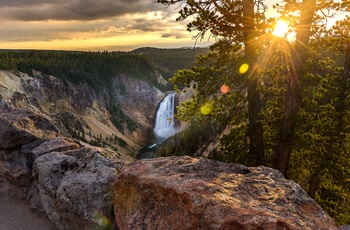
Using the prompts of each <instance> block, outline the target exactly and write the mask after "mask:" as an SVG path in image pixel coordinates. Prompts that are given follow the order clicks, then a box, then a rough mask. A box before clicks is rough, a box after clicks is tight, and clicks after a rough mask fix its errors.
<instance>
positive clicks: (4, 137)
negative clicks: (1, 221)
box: [0, 108, 58, 198]
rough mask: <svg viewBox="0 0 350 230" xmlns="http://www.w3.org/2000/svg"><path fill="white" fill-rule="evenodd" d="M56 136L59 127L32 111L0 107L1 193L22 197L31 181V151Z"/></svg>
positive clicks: (32, 156)
mask: <svg viewBox="0 0 350 230" xmlns="http://www.w3.org/2000/svg"><path fill="white" fill-rule="evenodd" d="M57 136H58V129H57V128H56V127H55V126H53V125H52V124H51V123H50V121H49V120H48V119H47V118H45V117H44V116H43V115H41V114H39V113H37V112H35V111H33V110H29V109H16V108H6V109H4V108H0V192H1V191H3V192H6V193H11V194H14V195H16V196H20V197H22V198H23V197H25V193H26V191H27V189H28V188H29V186H30V184H31V182H32V168H31V167H32V164H33V160H34V159H35V156H34V155H33V154H32V150H33V149H34V148H36V147H37V146H38V145H40V144H42V143H43V142H45V141H48V140H51V139H54V138H56V137H57Z"/></svg>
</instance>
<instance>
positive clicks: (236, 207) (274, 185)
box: [114, 157, 338, 230]
mask: <svg viewBox="0 0 350 230" xmlns="http://www.w3.org/2000/svg"><path fill="white" fill-rule="evenodd" d="M115 191H116V195H115V204H114V213H115V219H116V222H117V224H118V227H119V229H121V230H126V229H134V230H136V229H237V230H238V229H239V230H241V229H286V230H292V229H293V230H295V229H300V230H305V229H324V230H330V229H338V228H337V227H336V226H335V225H334V224H333V222H332V220H331V218H330V217H329V216H328V215H326V214H325V213H324V212H323V210H322V209H321V208H320V206H318V205H317V204H316V203H315V202H314V201H313V200H312V199H311V198H309V197H308V196H307V194H306V192H305V191H304V190H302V188H301V187H300V186H299V185H298V184H296V183H294V182H293V181H291V180H287V179H285V178H284V177H283V176H282V174H280V173H279V172H278V171H276V170H273V169H270V168H267V167H256V168H248V167H245V166H243V165H238V164H225V163H221V162H217V161H213V160H208V159H195V158H190V157H169V158H157V159H152V160H140V161H136V162H134V163H131V164H129V165H126V166H125V167H124V169H123V171H122V172H121V174H120V175H119V177H118V182H117V183H116V189H115Z"/></svg>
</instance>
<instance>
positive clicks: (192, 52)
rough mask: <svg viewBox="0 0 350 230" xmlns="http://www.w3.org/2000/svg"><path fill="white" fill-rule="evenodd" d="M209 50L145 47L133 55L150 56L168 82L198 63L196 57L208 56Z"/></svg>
mask: <svg viewBox="0 0 350 230" xmlns="http://www.w3.org/2000/svg"><path fill="white" fill-rule="evenodd" d="M209 51H210V50H209V48H206V47H197V48H186V47H185V48H181V49H159V48H153V47H143V48H139V49H135V50H133V51H131V53H133V54H144V55H146V56H149V57H150V58H151V59H152V60H153V61H154V62H155V63H157V64H158V65H159V66H160V71H161V74H162V76H163V77H164V78H165V79H166V80H168V79H169V78H170V77H172V76H173V75H174V73H176V72H177V71H178V70H180V69H185V68H188V66H189V65H190V64H191V63H192V64H195V63H196V57H197V56H198V55H200V54H208V53H209Z"/></svg>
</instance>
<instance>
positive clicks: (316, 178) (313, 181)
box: [307, 173, 321, 199]
mask: <svg viewBox="0 0 350 230" xmlns="http://www.w3.org/2000/svg"><path fill="white" fill-rule="evenodd" d="M320 182H321V177H320V175H318V174H316V173H314V174H312V175H311V178H310V182H309V189H308V190H307V194H308V195H309V197H311V198H312V199H315V196H316V191H317V190H318V188H319V187H320Z"/></svg>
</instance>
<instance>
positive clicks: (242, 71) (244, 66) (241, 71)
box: [239, 64, 249, 74]
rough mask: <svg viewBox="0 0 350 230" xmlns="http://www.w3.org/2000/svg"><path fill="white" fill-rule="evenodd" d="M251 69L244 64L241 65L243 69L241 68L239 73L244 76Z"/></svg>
mask: <svg viewBox="0 0 350 230" xmlns="http://www.w3.org/2000/svg"><path fill="white" fill-rule="evenodd" d="M248 69H249V65H248V64H243V65H241V67H239V73H241V74H244V73H245V72H247V71H248Z"/></svg>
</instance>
